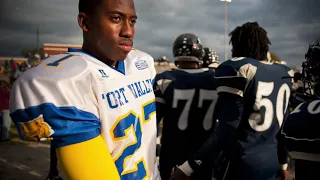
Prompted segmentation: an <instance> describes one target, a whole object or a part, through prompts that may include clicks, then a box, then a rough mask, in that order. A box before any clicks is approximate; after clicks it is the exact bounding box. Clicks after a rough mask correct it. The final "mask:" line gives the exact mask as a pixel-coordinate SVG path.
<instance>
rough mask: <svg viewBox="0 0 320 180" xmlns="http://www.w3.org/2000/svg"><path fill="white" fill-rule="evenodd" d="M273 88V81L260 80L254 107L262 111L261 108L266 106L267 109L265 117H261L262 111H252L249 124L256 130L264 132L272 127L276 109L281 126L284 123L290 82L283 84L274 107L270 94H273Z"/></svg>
mask: <svg viewBox="0 0 320 180" xmlns="http://www.w3.org/2000/svg"><path fill="white" fill-rule="evenodd" d="M273 90H274V83H273V82H261V81H259V82H258V88H257V95H256V100H255V104H254V107H253V109H254V110H255V111H260V109H261V108H262V107H264V108H265V111H264V118H261V115H260V114H261V113H252V114H251V115H250V117H249V124H250V126H251V128H252V129H254V130H255V131H259V132H262V131H266V130H267V129H269V128H270V126H271V124H272V121H273V119H274V109H275V111H276V117H277V120H278V123H279V126H281V125H282V122H283V116H284V113H285V112H286V111H287V108H288V103H289V98H290V88H289V86H288V84H282V86H281V87H280V88H279V90H278V94H277V99H276V102H275V103H276V104H275V106H276V107H275V108H274V107H273V104H272V101H271V100H270V95H271V94H272V92H273ZM284 102H285V104H284Z"/></svg>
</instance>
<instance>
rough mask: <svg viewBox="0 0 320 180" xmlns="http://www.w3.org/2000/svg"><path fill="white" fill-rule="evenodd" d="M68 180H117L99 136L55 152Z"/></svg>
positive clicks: (113, 166)
mask: <svg viewBox="0 0 320 180" xmlns="http://www.w3.org/2000/svg"><path fill="white" fill-rule="evenodd" d="M56 152H57V156H58V160H59V165H60V167H61V170H62V172H63V174H64V175H65V178H66V179H68V180H92V179H97V180H98V179H99V180H119V179H120V176H119V173H118V171H117V168H116V166H115V164H114V161H113V159H112V157H111V154H110V152H109V150H108V147H107V146H106V143H105V141H104V140H103V139H102V137H101V136H98V137H96V138H94V139H91V140H88V141H85V142H82V143H77V144H73V145H69V146H65V147H62V148H57V150H56Z"/></svg>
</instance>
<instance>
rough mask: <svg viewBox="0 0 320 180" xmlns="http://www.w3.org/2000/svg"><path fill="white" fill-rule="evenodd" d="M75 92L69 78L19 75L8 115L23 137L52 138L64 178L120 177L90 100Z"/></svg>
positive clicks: (33, 138)
mask: <svg viewBox="0 0 320 180" xmlns="http://www.w3.org/2000/svg"><path fill="white" fill-rule="evenodd" d="M79 82H81V81H79ZM79 82H78V83H79ZM77 85H79V86H81V84H77ZM81 87H85V86H81ZM83 91H85V90H84V89H82V92H83ZM77 92H79V90H78V89H77V87H76V86H74V83H71V82H66V83H65V84H64V82H61V81H60V82H59V84H58V83H54V82H53V81H51V82H46V80H44V79H42V80H39V79H37V78H35V79H33V80H23V79H22V80H21V79H20V80H18V81H17V82H16V84H15V85H14V87H13V88H12V93H11V97H10V112H11V118H12V119H13V121H14V123H15V125H16V127H17V130H18V132H19V135H20V136H21V138H22V139H24V140H30V141H43V140H52V145H53V146H54V147H55V148H56V152H57V155H58V160H59V164H60V167H61V170H62V172H63V174H64V176H65V177H66V178H67V179H75V180H77V179H83V180H89V179H119V174H118V171H117V169H116V167H115V164H114V161H113V160H112V158H111V154H110V152H109V150H108V147H107V145H106V143H105V142H104V141H103V139H102V137H101V135H100V120H99V119H98V117H97V116H96V115H95V114H96V113H94V112H93V111H94V110H93V109H90V108H89V106H85V104H86V103H89V104H91V102H90V100H88V99H87V98H86V97H88V96H86V95H85V94H78V93H77ZM84 106H85V107H86V108H83V107H84ZM90 107H95V106H94V104H92V106H90ZM85 109H87V110H85ZM35 158H37V157H35Z"/></svg>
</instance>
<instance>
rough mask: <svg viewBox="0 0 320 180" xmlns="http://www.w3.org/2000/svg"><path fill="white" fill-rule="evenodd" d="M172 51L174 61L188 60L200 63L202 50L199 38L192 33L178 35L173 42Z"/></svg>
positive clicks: (202, 55) (202, 54)
mask: <svg viewBox="0 0 320 180" xmlns="http://www.w3.org/2000/svg"><path fill="white" fill-rule="evenodd" d="M172 53H173V57H174V61H175V62H178V61H189V62H197V63H199V64H200V63H201V59H202V58H203V57H204V50H203V46H202V43H201V40H200V38H199V37H198V36H196V35H194V34H192V33H184V34H181V35H179V36H178V37H177V38H176V40H175V41H174V43H173V48H172Z"/></svg>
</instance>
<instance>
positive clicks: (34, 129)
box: [19, 114, 54, 141]
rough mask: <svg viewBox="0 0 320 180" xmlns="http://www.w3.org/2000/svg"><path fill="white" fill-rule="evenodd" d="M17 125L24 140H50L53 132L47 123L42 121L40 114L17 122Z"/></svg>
mask: <svg viewBox="0 0 320 180" xmlns="http://www.w3.org/2000/svg"><path fill="white" fill-rule="evenodd" d="M19 125H20V129H21V134H22V136H23V138H24V139H25V140H30V141H45V140H52V137H51V135H52V134H53V133H54V131H53V129H52V128H51V126H50V125H49V124H48V123H46V122H44V119H43V115H42V114H41V115H40V116H39V117H37V118H35V119H33V120H31V121H28V122H25V123H19Z"/></svg>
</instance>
